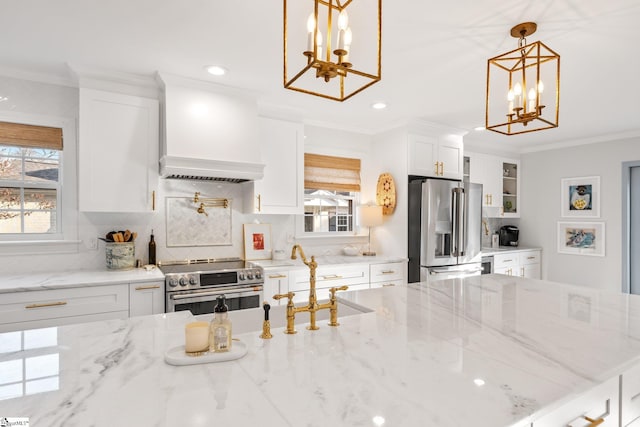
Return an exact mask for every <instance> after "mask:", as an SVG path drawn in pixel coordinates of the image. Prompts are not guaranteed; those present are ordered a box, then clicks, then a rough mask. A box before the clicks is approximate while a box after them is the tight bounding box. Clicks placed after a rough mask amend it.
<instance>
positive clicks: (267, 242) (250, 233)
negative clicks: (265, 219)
mask: <svg viewBox="0 0 640 427" xmlns="http://www.w3.org/2000/svg"><path fill="white" fill-rule="evenodd" d="M244 259H245V260H246V261H249V260H257V259H271V224H244Z"/></svg>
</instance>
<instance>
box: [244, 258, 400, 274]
mask: <svg viewBox="0 0 640 427" xmlns="http://www.w3.org/2000/svg"><path fill="white" fill-rule="evenodd" d="M305 255H307V260H310V259H311V255H313V254H305ZM407 261H408V259H407V258H402V257H394V256H380V255H376V256H363V255H356V256H348V255H320V256H316V262H317V263H318V267H322V266H331V265H339V264H383V263H387V262H405V263H406V262H407ZM250 262H251V263H252V264H255V265H257V266H260V267H262V268H263V269H265V270H267V271H269V270H275V269H278V270H282V269H288V270H292V269H297V268H302V267H304V268H307V266H306V265H304V263H303V262H302V259H301V258H300V256H298V257H297V258H296V259H291V258H288V257H287V258H285V259H282V260H272V259H268V260H256V261H250Z"/></svg>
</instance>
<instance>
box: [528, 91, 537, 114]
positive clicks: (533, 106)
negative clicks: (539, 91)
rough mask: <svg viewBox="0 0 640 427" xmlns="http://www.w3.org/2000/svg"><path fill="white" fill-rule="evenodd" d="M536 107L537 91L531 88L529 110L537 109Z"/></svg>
mask: <svg viewBox="0 0 640 427" xmlns="http://www.w3.org/2000/svg"><path fill="white" fill-rule="evenodd" d="M535 109H536V91H535V89H533V88H531V89H529V111H535Z"/></svg>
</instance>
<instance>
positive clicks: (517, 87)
mask: <svg viewBox="0 0 640 427" xmlns="http://www.w3.org/2000/svg"><path fill="white" fill-rule="evenodd" d="M513 95H514V96H515V104H516V108H518V107H520V106H521V105H522V99H521V96H522V86H521V85H520V82H518V83H516V85H515V86H514V87H513Z"/></svg>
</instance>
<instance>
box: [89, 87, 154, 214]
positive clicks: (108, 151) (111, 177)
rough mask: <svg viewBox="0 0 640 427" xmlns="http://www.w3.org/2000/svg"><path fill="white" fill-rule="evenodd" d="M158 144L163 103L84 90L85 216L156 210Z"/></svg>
mask: <svg viewBox="0 0 640 427" xmlns="http://www.w3.org/2000/svg"><path fill="white" fill-rule="evenodd" d="M158 138H159V107H158V101H157V100H155V99H150V98H141V97H137V96H130V95H123V94H119V93H111V92H104V91H100V90H94V89H85V88H81V89H80V120H79V154H78V156H79V162H78V165H79V182H78V191H79V207H80V211H86V212H151V211H152V210H154V208H155V206H154V205H155V190H156V188H157V184H158V177H159V174H158V151H159V139H158Z"/></svg>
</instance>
